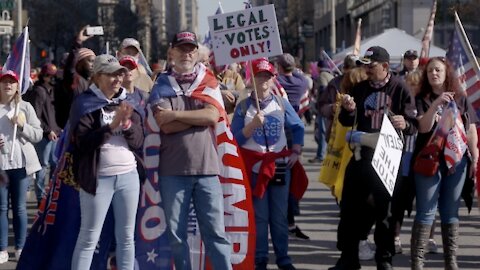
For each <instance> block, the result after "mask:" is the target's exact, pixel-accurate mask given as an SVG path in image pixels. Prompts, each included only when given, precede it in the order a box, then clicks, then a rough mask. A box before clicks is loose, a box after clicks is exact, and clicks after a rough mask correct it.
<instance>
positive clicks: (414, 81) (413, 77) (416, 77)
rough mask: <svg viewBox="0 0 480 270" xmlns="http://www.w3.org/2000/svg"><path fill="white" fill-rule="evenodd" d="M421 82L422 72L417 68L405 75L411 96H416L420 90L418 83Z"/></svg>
mask: <svg viewBox="0 0 480 270" xmlns="http://www.w3.org/2000/svg"><path fill="white" fill-rule="evenodd" d="M421 82H422V72H421V71H419V70H418V69H417V70H415V71H412V72H409V73H408V74H407V76H405V83H406V84H407V86H408V88H409V89H410V91H411V92H412V95H413V96H416V95H417V94H418V92H419V91H420V83H421Z"/></svg>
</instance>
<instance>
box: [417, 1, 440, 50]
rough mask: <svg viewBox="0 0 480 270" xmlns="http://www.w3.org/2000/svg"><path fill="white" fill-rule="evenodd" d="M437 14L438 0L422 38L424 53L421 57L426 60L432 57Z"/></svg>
mask: <svg viewBox="0 0 480 270" xmlns="http://www.w3.org/2000/svg"><path fill="white" fill-rule="evenodd" d="M436 13H437V0H434V1H433V4H432V12H431V13H430V19H429V20H428V24H427V29H425V34H424V35H423V38H422V51H421V52H420V57H421V58H425V57H428V56H429V55H430V42H431V41H432V34H433V25H434V24H435V14H436Z"/></svg>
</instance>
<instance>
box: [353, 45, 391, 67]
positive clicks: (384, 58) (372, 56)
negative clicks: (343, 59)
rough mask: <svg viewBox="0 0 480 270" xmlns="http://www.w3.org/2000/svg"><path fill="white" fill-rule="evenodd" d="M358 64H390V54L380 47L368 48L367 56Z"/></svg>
mask: <svg viewBox="0 0 480 270" xmlns="http://www.w3.org/2000/svg"><path fill="white" fill-rule="evenodd" d="M358 62H359V63H360V64H364V65H368V64H370V63H372V62H380V63H388V62H390V54H388V52H387V50H385V49H384V48H382V47H380V46H373V47H370V48H368V50H367V51H366V52H365V55H364V56H363V57H360V59H358Z"/></svg>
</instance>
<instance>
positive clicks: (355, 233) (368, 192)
mask: <svg viewBox="0 0 480 270" xmlns="http://www.w3.org/2000/svg"><path fill="white" fill-rule="evenodd" d="M362 156H363V158H362V159H361V160H359V161H355V159H354V158H352V159H351V160H350V162H349V164H348V166H347V168H346V171H345V181H344V185H343V193H342V201H341V203H340V223H339V224H338V234H337V248H338V249H339V250H341V251H342V257H341V258H343V259H348V260H349V261H350V262H351V263H352V264H356V263H358V244H359V242H360V240H362V238H363V237H364V236H365V231H366V230H367V229H368V228H369V226H371V220H372V218H373V219H374V220H375V234H374V239H375V244H376V246H377V251H376V254H375V260H376V262H377V263H381V262H385V261H388V262H390V263H391V260H392V256H393V255H394V254H395V247H394V234H395V226H394V224H393V219H392V217H391V197H390V194H389V193H388V191H387V190H386V188H385V187H384V185H383V183H382V182H381V180H380V179H379V178H378V176H377V174H376V173H375V171H374V169H373V167H372V165H371V164H370V163H371V158H365V155H362ZM369 156H370V157H371V155H369Z"/></svg>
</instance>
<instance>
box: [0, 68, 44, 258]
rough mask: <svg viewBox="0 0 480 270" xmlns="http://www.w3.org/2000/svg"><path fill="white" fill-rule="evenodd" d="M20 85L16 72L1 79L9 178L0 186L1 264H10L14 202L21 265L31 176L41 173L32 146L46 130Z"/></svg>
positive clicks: (4, 164)
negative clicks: (25, 98) (16, 129)
mask: <svg viewBox="0 0 480 270" xmlns="http://www.w3.org/2000/svg"><path fill="white" fill-rule="evenodd" d="M18 82H19V78H18V75H17V74H16V73H15V72H14V71H11V70H6V71H5V70H4V71H3V73H2V74H1V75H0V135H1V138H0V148H1V154H0V169H1V170H4V171H5V173H6V174H7V176H8V178H9V181H8V183H2V184H1V185H0V264H2V263H5V262H7V261H8V251H7V248H8V209H9V200H11V202H12V203H11V205H12V212H13V231H14V235H15V258H16V259H17V261H18V259H19V257H20V254H21V253H22V249H23V247H24V245H25V240H26V238H27V224H28V220H27V188H28V185H29V184H30V177H28V175H30V174H32V173H34V172H36V171H38V170H40V169H41V166H40V162H39V160H38V157H37V153H36V152H35V148H34V147H33V145H32V143H38V142H39V141H40V140H41V139H42V137H43V130H42V127H41V124H40V120H39V119H38V117H37V114H36V113H35V110H34V109H33V107H32V105H31V104H30V103H29V102H26V101H23V100H22V99H21V98H20V96H19V95H20V94H19V91H18V87H19V83H18ZM16 103H19V106H18V108H19V113H18V116H15V114H14V111H15V106H16ZM14 124H17V125H18V132H17V137H16V138H13V133H14V132H13V128H14ZM12 144H15V145H16V147H15V149H14V153H13V155H11V154H12V153H11V152H10V151H11V149H12ZM11 157H13V158H11Z"/></svg>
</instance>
